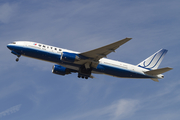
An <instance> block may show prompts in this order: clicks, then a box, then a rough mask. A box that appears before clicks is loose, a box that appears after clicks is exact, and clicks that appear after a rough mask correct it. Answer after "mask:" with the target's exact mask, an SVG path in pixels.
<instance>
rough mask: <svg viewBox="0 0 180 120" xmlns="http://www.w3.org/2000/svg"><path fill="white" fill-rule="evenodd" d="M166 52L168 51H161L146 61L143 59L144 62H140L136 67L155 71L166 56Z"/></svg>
mask: <svg viewBox="0 0 180 120" xmlns="http://www.w3.org/2000/svg"><path fill="white" fill-rule="evenodd" d="M167 51H168V50H166V49H161V50H159V51H157V52H156V53H154V54H153V55H151V56H150V57H148V58H147V59H145V60H144V61H142V62H141V63H139V64H138V65H137V66H138V67H142V68H145V69H148V70H154V69H157V68H158V67H159V65H160V63H161V62H162V60H163V58H164V56H165V55H166V53H167Z"/></svg>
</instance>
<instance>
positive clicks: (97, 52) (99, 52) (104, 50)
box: [80, 38, 132, 61]
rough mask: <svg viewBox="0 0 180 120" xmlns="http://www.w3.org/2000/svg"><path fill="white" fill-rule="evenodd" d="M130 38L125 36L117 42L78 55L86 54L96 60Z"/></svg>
mask: <svg viewBox="0 0 180 120" xmlns="http://www.w3.org/2000/svg"><path fill="white" fill-rule="evenodd" d="M131 39H132V38H125V39H122V40H119V41H117V42H114V43H112V44H109V45H106V46H103V47H100V48H97V49H94V50H90V51H87V52H84V53H81V54H80V55H83V56H86V57H89V58H91V60H93V61H98V60H99V59H101V58H103V57H106V56H107V55H108V54H109V53H111V52H115V50H116V49H117V48H118V47H119V46H121V45H123V44H124V43H126V42H128V41H129V40H131Z"/></svg>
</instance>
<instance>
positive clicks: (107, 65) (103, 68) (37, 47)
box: [8, 41, 163, 78]
mask: <svg viewBox="0 0 180 120" xmlns="http://www.w3.org/2000/svg"><path fill="white" fill-rule="evenodd" d="M8 48H9V49H11V50H12V51H15V52H17V53H19V54H21V55H23V56H27V57H31V58H35V59H40V60H44V61H48V62H53V63H56V64H58V65H61V66H63V67H66V68H69V69H72V70H76V71H78V70H79V68H80V64H78V63H77V64H76V62H74V63H68V62H62V61H61V60H60V56H61V55H62V53H63V52H68V53H75V54H80V52H75V51H71V50H67V49H63V48H59V47H54V46H49V45H45V44H41V43H37V42H30V41H17V42H14V43H11V44H8ZM58 56H59V57H58ZM146 71H149V70H147V69H144V68H141V67H138V66H135V65H131V64H128V63H124V62H120V61H115V60H111V59H107V58H101V59H100V60H99V63H98V66H97V67H96V68H93V70H92V73H98V74H107V75H111V76H115V77H122V78H162V77H163V75H161V74H160V75H156V76H152V75H151V76H150V75H147V74H145V73H144V72H146Z"/></svg>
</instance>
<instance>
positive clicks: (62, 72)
mask: <svg viewBox="0 0 180 120" xmlns="http://www.w3.org/2000/svg"><path fill="white" fill-rule="evenodd" d="M52 73H54V74H58V75H65V74H70V73H71V72H70V70H69V69H67V68H65V67H63V66H60V65H54V66H53V68H52Z"/></svg>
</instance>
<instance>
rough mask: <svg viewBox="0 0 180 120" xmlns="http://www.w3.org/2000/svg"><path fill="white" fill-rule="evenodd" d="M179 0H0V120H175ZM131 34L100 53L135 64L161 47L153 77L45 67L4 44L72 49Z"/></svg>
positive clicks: (178, 95)
mask: <svg viewBox="0 0 180 120" xmlns="http://www.w3.org/2000/svg"><path fill="white" fill-rule="evenodd" d="M179 5H180V1H179V0H171V1H169V0H163V1H162V0H151V1H148V0H136V1H131V0H113V1H112V0H91V1H83V0H76V1H72V0H68V1H67V0H51V1H48V0H31V1H24V0H1V1H0V55H1V59H0V62H1V64H0V67H1V69H0V76H1V79H0V119H3V120H10V119H13V120H20V119H25V120H40V119H43V120H92V119H93V120H97V119H98V120H129V119H135V120H137V119H138V120H144V119H146V120H160V119H165V120H166V119H167V120H179V118H180V115H179V113H180V109H179V108H180V102H179V101H180V93H179V91H180V87H179V86H180V80H179V75H178V74H179V67H180V64H179V59H180V54H179V51H180V48H179V46H180V40H179V38H180V37H179V36H180V35H179V33H180V22H179V21H180V16H179V14H180V7H179ZM125 37H132V38H133V39H132V40H131V41H129V42H128V43H126V44H124V45H123V46H121V47H120V48H119V49H118V50H117V51H116V53H111V54H110V55H108V58H111V59H114V60H119V61H123V62H127V63H130V64H135V65H136V64H138V63H140V62H141V61H142V60H144V59H145V58H147V57H149V56H150V55H152V54H153V53H155V52H156V51H158V50H159V49H161V48H165V49H168V50H169V51H168V54H167V55H166V56H165V58H164V60H163V62H162V63H161V65H160V67H166V66H168V67H173V68H174V69H173V70H172V71H170V72H167V73H165V74H164V75H165V78H164V79H162V80H160V82H159V83H157V82H153V81H152V80H143V79H121V78H115V77H111V76H106V75H94V76H95V77H96V78H95V79H92V80H90V79H88V80H83V79H79V78H77V74H71V75H68V76H59V75H55V74H52V73H51V69H52V66H53V64H52V63H47V62H44V61H39V60H35V59H30V58H25V57H21V58H20V61H19V62H18V63H16V62H15V59H16V56H14V55H12V54H11V53H10V51H9V50H8V49H7V47H6V45H7V44H8V43H10V42H12V41H16V40H28V41H35V42H40V43H44V44H49V45H52V46H57V47H61V48H66V49H70V50H74V51H78V52H85V51H88V50H91V49H95V48H98V47H101V46H103V45H107V44H110V43H112V42H115V41H117V40H120V39H123V38H125Z"/></svg>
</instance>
